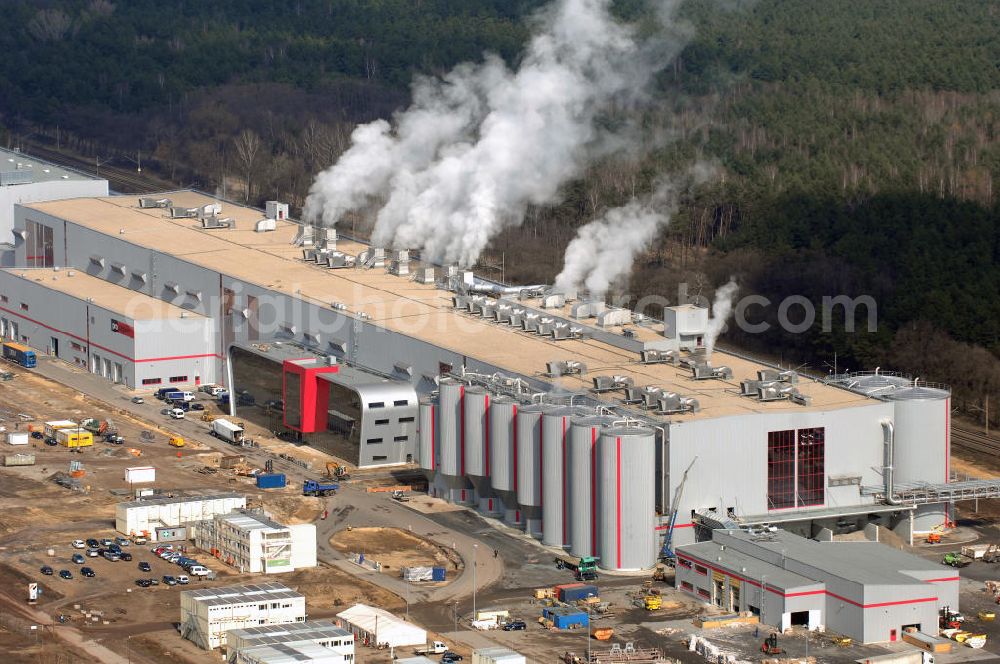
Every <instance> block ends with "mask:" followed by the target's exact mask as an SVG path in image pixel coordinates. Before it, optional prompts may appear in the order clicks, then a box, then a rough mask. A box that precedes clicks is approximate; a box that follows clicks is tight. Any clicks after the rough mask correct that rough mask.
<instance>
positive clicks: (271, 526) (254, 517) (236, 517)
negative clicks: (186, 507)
mask: <svg viewBox="0 0 1000 664" xmlns="http://www.w3.org/2000/svg"><path fill="white" fill-rule="evenodd" d="M215 518H216V519H218V520H220V521H225V522H226V523H228V524H230V525H231V526H232V527H233V528H238V529H240V530H271V531H278V530H287V528H286V527H285V526H284V525H282V524H280V523H278V522H276V521H273V520H271V519H269V518H267V517H266V516H264V515H263V514H252V513H248V512H230V513H229V514H217V515H216V516H215Z"/></svg>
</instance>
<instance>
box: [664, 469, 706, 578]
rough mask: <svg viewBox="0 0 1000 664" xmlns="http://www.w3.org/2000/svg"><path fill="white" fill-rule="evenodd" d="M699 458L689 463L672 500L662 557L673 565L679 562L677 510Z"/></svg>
mask: <svg viewBox="0 0 1000 664" xmlns="http://www.w3.org/2000/svg"><path fill="white" fill-rule="evenodd" d="M697 460H698V457H695V458H693V459H691V463H689V464H688V467H687V469H686V470H685V471H684V474H683V475H682V476H681V482H680V484H678V485H677V490H676V491H674V499H673V500H672V501H670V520H669V521H668V522H667V534H666V535H665V536H664V537H663V550H662V551H660V558H662V559H663V561H664V562H666V563H667V564H668V565H670V566H671V567H673V566H674V565H675V564H676V563H677V555H676V554H675V553H674V549H673V544H674V526H676V525H677V510H678V509H680V506H681V496H683V495H684V484H685V483H686V482H687V478H688V473H689V472H691V466H693V465H694V462H695V461H697Z"/></svg>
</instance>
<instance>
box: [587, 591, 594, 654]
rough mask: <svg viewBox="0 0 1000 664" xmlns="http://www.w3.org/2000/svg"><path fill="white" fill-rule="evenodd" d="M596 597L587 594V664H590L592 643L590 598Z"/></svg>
mask: <svg viewBox="0 0 1000 664" xmlns="http://www.w3.org/2000/svg"><path fill="white" fill-rule="evenodd" d="M593 596H594V593H587V664H590V641H591V636H590V635H591V630H590V607H591V604H590V598H591V597H593Z"/></svg>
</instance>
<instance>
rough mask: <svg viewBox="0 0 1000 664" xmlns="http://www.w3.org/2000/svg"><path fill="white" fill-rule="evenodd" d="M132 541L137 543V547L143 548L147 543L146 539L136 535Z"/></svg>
mask: <svg viewBox="0 0 1000 664" xmlns="http://www.w3.org/2000/svg"><path fill="white" fill-rule="evenodd" d="M132 541H133V542H135V545H136V546H143V545H144V544H146V542H147V540H146V538H145V537H144V536H143V535H136V536H135V537H133V538H132Z"/></svg>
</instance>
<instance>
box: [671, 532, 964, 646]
mask: <svg viewBox="0 0 1000 664" xmlns="http://www.w3.org/2000/svg"><path fill="white" fill-rule="evenodd" d="M675 583H676V586H677V588H678V589H680V590H682V591H684V592H687V593H690V594H692V595H694V596H696V597H699V598H700V599H702V600H704V601H705V602H708V603H711V604H714V605H715V606H718V607H720V608H722V609H724V610H726V611H733V612H736V611H750V612H752V613H754V614H755V615H759V616H760V619H761V622H763V623H765V624H768V625H774V626H776V627H780V628H781V629H782V630H785V629H788V628H789V627H791V626H792V625H803V626H807V627H808V628H809V629H817V628H819V627H821V626H823V627H824V628H825V629H827V630H831V631H833V632H836V633H837V634H843V635H845V636H849V637H851V638H852V639H854V640H856V641H860V642H862V643H873V642H885V641H889V642H891V641H898V640H901V639H902V635H903V632H904V630H906V629H908V628H915V629H916V630H917V631H923V632H925V633H928V634H936V633H937V626H938V610H939V609H941V608H942V607H945V606H949V607H952V608H955V607H957V606H958V595H959V576H958V572H957V571H956V570H954V569H952V568H949V567H944V566H942V565H940V564H938V563H936V562H932V561H929V560H925V559H923V558H921V557H919V556H915V555H912V554H909V553H905V552H903V551H899V550H897V549H894V548H892V547H888V546H885V545H883V544H879V543H877V542H854V541H847V542H834V541H825V542H818V541H816V540H811V539H806V538H803V537H799V536H798V535H795V534H793V533H789V532H786V531H782V530H777V529H775V530H773V531H771V530H765V531H758V532H746V531H726V530H714V531H712V540H711V541H710V542H699V543H697V544H687V545H684V546H682V547H679V548H678V550H677V570H676V580H675Z"/></svg>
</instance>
